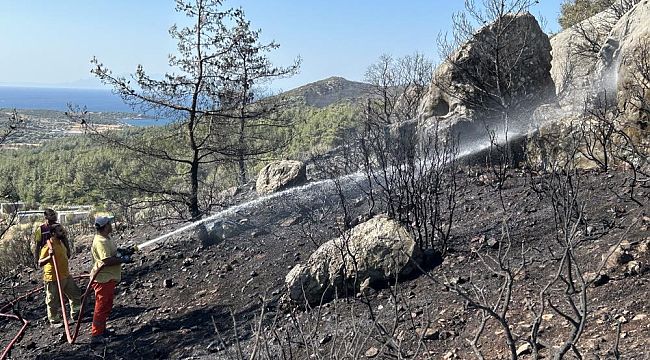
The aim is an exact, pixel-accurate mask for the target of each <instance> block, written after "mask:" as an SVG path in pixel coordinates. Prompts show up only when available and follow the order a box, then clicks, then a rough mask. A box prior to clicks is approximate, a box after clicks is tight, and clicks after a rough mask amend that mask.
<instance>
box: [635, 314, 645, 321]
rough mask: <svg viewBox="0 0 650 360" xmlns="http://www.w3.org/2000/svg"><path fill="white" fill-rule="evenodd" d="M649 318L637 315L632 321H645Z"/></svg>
mask: <svg viewBox="0 0 650 360" xmlns="http://www.w3.org/2000/svg"><path fill="white" fill-rule="evenodd" d="M647 317H648V315H646V314H636V315H634V317H633V318H632V321H639V320H643V319H645V318H647Z"/></svg>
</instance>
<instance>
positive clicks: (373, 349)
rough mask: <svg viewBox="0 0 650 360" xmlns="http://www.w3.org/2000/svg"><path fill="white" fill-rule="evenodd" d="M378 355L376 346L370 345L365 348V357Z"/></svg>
mask: <svg viewBox="0 0 650 360" xmlns="http://www.w3.org/2000/svg"><path fill="white" fill-rule="evenodd" d="M377 355H379V349H377V348H376V347H374V346H373V347H371V348H370V349H368V350H366V357H367V358H369V359H370V358H374V357H375V356H377Z"/></svg>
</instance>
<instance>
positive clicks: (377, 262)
mask: <svg viewBox="0 0 650 360" xmlns="http://www.w3.org/2000/svg"><path fill="white" fill-rule="evenodd" d="M420 259H421V252H420V249H419V247H418V246H417V244H416V243H415V241H414V240H413V238H412V237H411V235H410V234H409V233H408V232H407V231H406V229H405V228H404V227H403V226H401V225H400V224H399V223H398V222H396V221H394V220H391V219H389V218H387V217H385V216H376V217H374V218H372V219H370V220H368V221H367V222H365V223H362V224H360V225H358V226H356V227H354V228H353V229H352V230H350V231H349V232H348V233H347V234H345V235H344V236H342V237H340V238H337V239H333V240H330V241H328V242H326V243H324V244H323V245H321V246H320V247H319V248H318V249H317V250H316V251H315V252H314V253H313V254H312V255H311V256H310V257H309V259H308V260H307V262H306V264H299V265H296V266H295V267H294V268H293V269H291V271H290V272H289V273H288V274H287V276H286V278H285V283H286V286H287V291H288V294H287V295H288V297H289V299H290V300H291V301H293V302H297V303H304V302H305V300H306V301H307V302H308V303H310V304H318V303H320V302H321V300H323V301H327V300H329V299H331V298H332V297H333V296H334V295H336V294H340V295H344V294H346V292H348V294H350V293H351V294H355V293H356V292H358V291H359V289H360V287H361V284H362V283H366V284H370V286H372V285H373V284H383V283H386V282H387V281H389V280H391V279H395V278H396V277H400V276H404V275H408V274H409V273H411V272H412V271H414V270H415V268H416V267H415V264H416V263H417V262H418V261H420Z"/></svg>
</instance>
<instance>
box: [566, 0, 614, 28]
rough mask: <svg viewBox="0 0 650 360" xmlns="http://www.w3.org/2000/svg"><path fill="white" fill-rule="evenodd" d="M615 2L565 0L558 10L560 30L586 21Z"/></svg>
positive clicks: (608, 0) (609, 0) (612, 0)
mask: <svg viewBox="0 0 650 360" xmlns="http://www.w3.org/2000/svg"><path fill="white" fill-rule="evenodd" d="M615 1H616V0H565V1H564V2H563V3H562V6H561V8H560V17H559V18H558V22H559V23H560V26H562V29H568V28H570V27H571V26H573V25H575V24H577V23H579V22H581V21H583V20H585V19H588V18H590V17H592V16H594V15H596V14H598V13H599V12H601V11H604V10H605V9H607V8H609V7H610V6H612V4H613V3H614V2H615Z"/></svg>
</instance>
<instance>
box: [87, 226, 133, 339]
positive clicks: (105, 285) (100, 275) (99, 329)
mask: <svg viewBox="0 0 650 360" xmlns="http://www.w3.org/2000/svg"><path fill="white" fill-rule="evenodd" d="M112 221H113V217H112V216H97V217H96V218H95V231H96V234H95V238H94V239H93V244H92V249H91V252H92V256H93V260H94V264H93V269H92V271H91V272H90V278H91V279H92V278H93V277H94V280H93V282H92V284H91V286H92V287H93V289H94V290H95V311H94V313H93V323H92V330H91V343H92V344H95V343H105V342H106V341H108V336H110V335H111V333H112V332H111V331H107V329H106V321H107V320H108V316H109V314H110V313H111V310H112V309H113V298H114V296H115V285H117V283H118V282H120V280H121V279H122V269H121V264H122V263H124V262H125V261H124V259H122V258H119V257H118V256H117V255H118V254H117V244H116V243H115V240H113V239H112V238H111V233H112V232H113V227H112V225H111V223H112Z"/></svg>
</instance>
